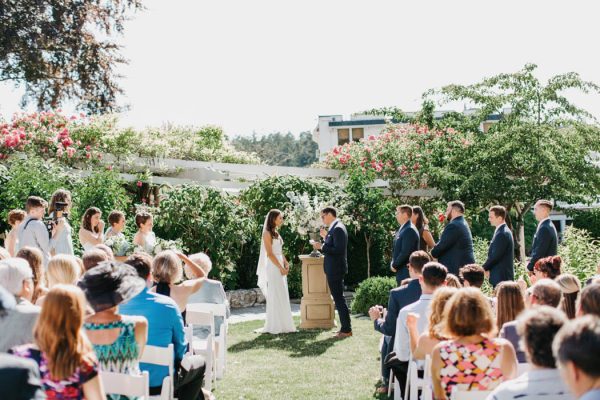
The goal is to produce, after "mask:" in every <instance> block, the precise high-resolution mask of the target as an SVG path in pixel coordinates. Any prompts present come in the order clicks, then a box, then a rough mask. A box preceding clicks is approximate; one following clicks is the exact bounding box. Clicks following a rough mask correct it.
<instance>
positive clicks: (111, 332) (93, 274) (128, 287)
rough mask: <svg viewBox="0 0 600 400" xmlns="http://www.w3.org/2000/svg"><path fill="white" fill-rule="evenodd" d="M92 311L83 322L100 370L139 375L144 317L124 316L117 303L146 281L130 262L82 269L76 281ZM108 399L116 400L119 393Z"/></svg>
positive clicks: (144, 331)
mask: <svg viewBox="0 0 600 400" xmlns="http://www.w3.org/2000/svg"><path fill="white" fill-rule="evenodd" d="M78 286H79V287H80V288H81V289H82V290H83V291H84V293H85V297H86V298H87V301H88V304H89V305H90V306H91V307H92V309H93V310H94V314H93V315H91V316H89V317H88V318H87V319H86V322H85V324H84V325H83V326H84V328H85V331H86V335H87V337H88V338H89V339H90V342H92V345H93V347H94V351H95V352H96V356H97V358H98V362H99V363H100V370H101V371H107V372H118V373H121V374H130V375H139V374H140V366H139V361H138V360H139V359H140V357H141V355H142V353H143V351H144V346H145V345H146V339H147V335H148V322H147V321H146V318H144V317H137V316H124V315H120V314H119V311H118V307H119V304H121V303H123V302H126V301H128V300H130V299H131V298H133V297H134V296H136V295H137V294H138V293H140V292H141V291H142V290H143V289H144V288H145V287H146V282H145V281H144V280H143V279H142V278H140V277H139V275H138V273H137V271H136V270H135V269H134V268H133V267H131V266H130V265H126V264H121V263H118V262H110V261H105V262H102V263H100V264H99V265H97V266H96V267H95V268H93V269H91V270H89V271H88V272H86V273H85V274H84V275H83V277H82V278H81V280H80V281H79V283H78ZM110 389H111V388H106V391H107V393H109V399H114V400H119V399H120V396H119V395H111V394H110Z"/></svg>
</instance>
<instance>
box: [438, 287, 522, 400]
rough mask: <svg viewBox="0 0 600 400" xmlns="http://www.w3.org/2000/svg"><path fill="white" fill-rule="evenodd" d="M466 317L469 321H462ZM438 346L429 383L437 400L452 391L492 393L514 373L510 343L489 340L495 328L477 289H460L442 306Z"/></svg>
mask: <svg viewBox="0 0 600 400" xmlns="http://www.w3.org/2000/svg"><path fill="white" fill-rule="evenodd" d="M465 316H468V318H465ZM442 319H443V322H442V330H441V334H442V335H443V336H445V337H450V338H452V340H448V341H445V342H441V343H439V344H438V345H437V346H435V347H434V349H433V354H432V357H431V380H432V383H433V394H434V397H435V398H436V399H447V398H450V395H451V393H452V389H453V388H454V387H455V386H457V387H458V388H459V389H461V390H493V389H495V388H496V387H497V386H498V385H499V384H500V383H502V382H503V381H505V380H508V379H512V378H513V377H514V376H515V375H516V372H517V358H516V356H515V350H514V349H513V347H512V345H511V344H510V342H508V341H507V340H504V339H491V338H490V335H492V334H493V332H494V330H495V329H496V327H495V323H494V315H493V313H492V307H491V306H490V302H489V301H488V299H487V298H486V297H485V296H484V295H483V293H481V291H480V290H479V289H475V288H463V289H461V290H459V291H458V292H457V293H455V294H454V295H453V296H452V297H451V298H450V300H448V302H447V303H446V306H445V307H444V314H443V317H442Z"/></svg>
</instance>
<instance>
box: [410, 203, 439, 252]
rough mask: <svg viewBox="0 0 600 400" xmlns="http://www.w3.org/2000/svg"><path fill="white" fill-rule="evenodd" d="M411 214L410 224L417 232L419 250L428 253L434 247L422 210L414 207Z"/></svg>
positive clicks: (427, 221) (427, 222)
mask: <svg viewBox="0 0 600 400" xmlns="http://www.w3.org/2000/svg"><path fill="white" fill-rule="evenodd" d="M412 211H413V214H412V219H411V220H412V223H413V225H414V226H415V228H417V231H418V232H419V249H420V250H423V251H425V252H429V251H430V250H431V249H432V248H433V247H434V246H435V240H433V236H432V235H431V231H430V230H429V220H428V219H427V217H425V213H424V212H423V209H422V208H421V207H419V206H414V207H413V209H412Z"/></svg>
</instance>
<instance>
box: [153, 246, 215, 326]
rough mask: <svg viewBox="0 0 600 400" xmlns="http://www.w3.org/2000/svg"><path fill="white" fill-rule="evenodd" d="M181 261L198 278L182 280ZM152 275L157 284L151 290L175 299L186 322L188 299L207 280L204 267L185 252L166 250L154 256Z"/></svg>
mask: <svg viewBox="0 0 600 400" xmlns="http://www.w3.org/2000/svg"><path fill="white" fill-rule="evenodd" d="M181 261H183V262H184V263H185V264H186V265H187V266H188V267H189V268H190V269H191V270H192V271H193V273H194V275H196V276H197V277H198V278H196V279H189V280H187V281H183V282H181V279H182V277H183V268H182V266H181ZM152 276H153V277H154V279H155V281H156V286H155V287H154V288H153V289H151V290H153V291H154V292H156V293H158V294H162V295H165V296H168V297H171V298H172V299H173V300H175V302H176V303H177V305H178V306H179V311H180V312H181V314H182V316H183V321H184V322H185V308H186V307H187V303H188V300H189V298H190V296H191V295H192V294H194V293H196V292H197V291H198V290H200V288H201V287H202V284H203V283H204V280H205V275H204V271H203V270H202V268H200V266H199V265H198V264H196V263H195V262H193V261H192V260H190V259H189V258H188V257H187V256H186V255H185V254H183V253H180V252H174V251H173V250H165V251H161V252H160V253H158V254H157V255H156V257H154V260H153V261H152ZM178 282H181V283H178Z"/></svg>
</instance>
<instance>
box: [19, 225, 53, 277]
mask: <svg viewBox="0 0 600 400" xmlns="http://www.w3.org/2000/svg"><path fill="white" fill-rule="evenodd" d="M30 221H31V222H30ZM17 238H18V239H17V246H16V251H19V250H21V249H22V248H23V247H26V246H29V247H34V248H36V249H40V250H41V252H42V256H43V257H44V260H43V263H44V267H46V266H47V265H48V260H50V235H49V234H48V230H47V229H46V225H44V223H43V222H42V221H40V220H37V219H34V218H31V217H30V216H27V217H26V218H25V220H24V221H23V222H22V223H21V225H19V230H18V231H17Z"/></svg>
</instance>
